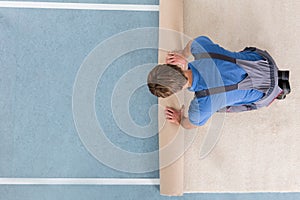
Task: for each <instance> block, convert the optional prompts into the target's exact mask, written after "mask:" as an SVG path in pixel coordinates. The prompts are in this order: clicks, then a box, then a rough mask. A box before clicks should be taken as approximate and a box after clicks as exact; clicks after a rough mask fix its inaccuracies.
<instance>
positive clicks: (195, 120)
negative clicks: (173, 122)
mask: <svg viewBox="0 0 300 200" xmlns="http://www.w3.org/2000/svg"><path fill="white" fill-rule="evenodd" d="M188 115H189V120H190V122H191V123H192V124H193V125H195V126H202V125H204V124H205V123H206V122H207V120H208V119H209V118H210V117H211V112H201V109H200V107H199V103H198V100H197V98H194V99H193V100H192V101H191V103H190V107H189V112H188Z"/></svg>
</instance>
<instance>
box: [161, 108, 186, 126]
mask: <svg viewBox="0 0 300 200" xmlns="http://www.w3.org/2000/svg"><path fill="white" fill-rule="evenodd" d="M183 113H184V106H182V108H181V109H180V110H177V109H175V108H172V107H168V106H167V107H166V108H165V115H166V119H167V120H168V121H169V122H171V123H173V124H176V125H180V123H181V117H182V116H183Z"/></svg>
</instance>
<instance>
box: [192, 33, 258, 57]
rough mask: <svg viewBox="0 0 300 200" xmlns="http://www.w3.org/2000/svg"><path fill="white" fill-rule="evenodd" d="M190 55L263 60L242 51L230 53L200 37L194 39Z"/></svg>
mask: <svg viewBox="0 0 300 200" xmlns="http://www.w3.org/2000/svg"><path fill="white" fill-rule="evenodd" d="M191 52H192V54H199V53H206V52H208V53H218V54H222V55H226V56H229V57H232V58H236V59H241V60H251V61H256V60H261V59H263V58H262V57H261V56H260V55H259V54H257V53H256V52H253V51H243V52H232V51H228V50H226V49H224V48H223V47H220V46H219V45H218V44H215V43H213V42H212V40H211V39H209V38H208V37H206V36H200V37H197V38H195V39H194V41H193V42H192V45H191Z"/></svg>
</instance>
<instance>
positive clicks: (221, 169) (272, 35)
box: [183, 0, 300, 192]
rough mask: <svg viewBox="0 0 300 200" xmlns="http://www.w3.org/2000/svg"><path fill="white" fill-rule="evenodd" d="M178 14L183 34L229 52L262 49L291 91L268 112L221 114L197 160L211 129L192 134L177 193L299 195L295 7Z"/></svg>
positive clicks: (299, 54)
mask: <svg viewBox="0 0 300 200" xmlns="http://www.w3.org/2000/svg"><path fill="white" fill-rule="evenodd" d="M183 11H184V14H183V15H184V17H183V19H184V23H183V24H184V32H185V34H187V35H188V36H190V37H196V36H198V35H207V36H209V37H210V38H211V39H212V40H213V41H214V42H216V43H219V44H220V45H221V46H223V47H225V48H227V49H229V50H233V51H238V50H241V49H243V48H244V47H245V46H256V47H259V48H261V49H266V50H268V51H269V53H270V54H271V55H272V56H273V58H274V59H275V61H276V62H277V65H278V66H279V68H280V69H289V70H290V71H291V74H290V82H291V87H292V93H291V94H290V95H289V96H288V97H287V99H286V100H284V101H275V102H274V103H272V104H271V106H269V107H268V108H264V109H261V110H258V111H251V112H245V113H239V114H227V115H226V116H225V121H224V125H223V127H222V128H221V129H220V131H221V132H220V133H221V137H220V139H219V142H218V143H217V145H216V146H215V148H214V149H213V151H212V152H211V153H210V154H209V155H208V156H206V157H205V158H204V159H200V148H201V144H202V142H203V140H204V137H205V135H206V134H207V132H208V130H209V129H211V128H213V126H214V125H215V124H216V123H210V122H209V123H207V124H206V125H205V126H204V127H201V128H199V130H198V133H197V136H198V137H197V138H196V140H195V141H194V143H193V144H192V145H191V147H190V148H188V151H187V152H186V153H185V155H184V192H272V191H276V192H281V191H298V192H299V191H300V90H299V89H300V42H299V39H300V1H298V0H287V1H283V0H264V1H261V0H252V1H240V0H222V1H221V0H185V1H184V9H183ZM186 101H188V100H186ZM217 115H219V117H220V118H223V117H224V116H222V115H220V114H217ZM216 117H218V116H216ZM189 137H190V136H189V135H188V134H186V140H189V139H188V138H189Z"/></svg>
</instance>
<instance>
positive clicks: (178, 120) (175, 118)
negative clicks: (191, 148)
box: [165, 106, 197, 129]
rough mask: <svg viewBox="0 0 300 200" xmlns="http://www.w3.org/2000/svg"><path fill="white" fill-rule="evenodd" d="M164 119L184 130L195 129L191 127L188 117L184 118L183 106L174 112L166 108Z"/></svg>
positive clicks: (172, 109) (193, 126)
mask: <svg viewBox="0 0 300 200" xmlns="http://www.w3.org/2000/svg"><path fill="white" fill-rule="evenodd" d="M165 114H166V119H167V120H168V121H169V122H171V123H174V124H177V125H181V126H182V127H183V128H185V129H193V128H197V126H195V125H193V124H192V123H191V122H190V120H189V118H188V117H185V116H184V106H182V108H181V109H180V110H176V109H174V108H171V107H166V109H165Z"/></svg>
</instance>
